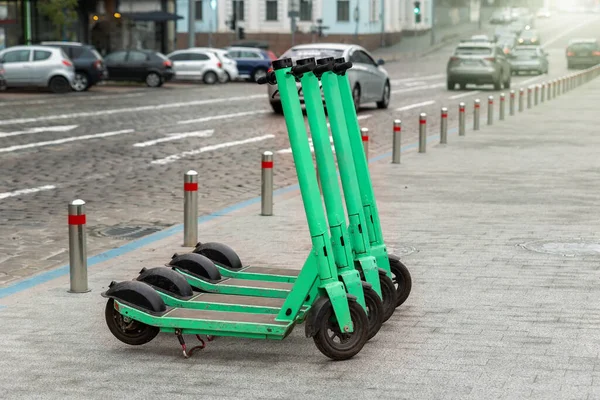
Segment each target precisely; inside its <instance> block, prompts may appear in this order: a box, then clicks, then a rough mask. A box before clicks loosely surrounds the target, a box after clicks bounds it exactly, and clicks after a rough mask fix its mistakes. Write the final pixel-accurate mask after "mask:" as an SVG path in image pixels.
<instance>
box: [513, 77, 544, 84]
mask: <svg viewBox="0 0 600 400" xmlns="http://www.w3.org/2000/svg"><path fill="white" fill-rule="evenodd" d="M542 78H543V77H542V76H534V77H533V78H529V79H527V80H524V81H521V82H517V84H521V85H527V84H528V83H529V82H533V81H536V80H538V79H542Z"/></svg>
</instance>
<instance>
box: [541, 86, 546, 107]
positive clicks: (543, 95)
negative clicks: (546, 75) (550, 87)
mask: <svg viewBox="0 0 600 400" xmlns="http://www.w3.org/2000/svg"><path fill="white" fill-rule="evenodd" d="M544 100H546V82H542V93H541V94H540V103H543V102H544Z"/></svg>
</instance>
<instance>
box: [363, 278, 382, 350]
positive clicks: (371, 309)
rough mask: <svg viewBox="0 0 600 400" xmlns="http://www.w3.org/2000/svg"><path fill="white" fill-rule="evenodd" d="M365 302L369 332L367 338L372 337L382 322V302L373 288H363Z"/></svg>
mask: <svg viewBox="0 0 600 400" xmlns="http://www.w3.org/2000/svg"><path fill="white" fill-rule="evenodd" d="M364 293H365V304H366V306H367V319H368V321H369V333H368V335H367V340H370V339H371V338H373V337H374V336H375V335H376V334H377V332H379V329H381V325H382V324H383V302H382V301H381V299H380V298H379V295H378V294H377V292H376V291H375V290H373V288H365V289H364Z"/></svg>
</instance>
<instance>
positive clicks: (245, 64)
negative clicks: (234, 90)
mask: <svg viewBox="0 0 600 400" xmlns="http://www.w3.org/2000/svg"><path fill="white" fill-rule="evenodd" d="M227 53H228V54H229V56H230V57H231V58H233V59H234V60H235V61H236V62H237V68H238V72H239V74H240V78H246V79H250V80H251V81H254V82H256V81H257V80H258V79H260V78H261V77H264V76H266V75H267V71H268V70H269V68H271V61H272V60H271V56H269V54H268V53H267V52H266V51H265V50H262V49H258V48H254V47H229V48H228V49H227Z"/></svg>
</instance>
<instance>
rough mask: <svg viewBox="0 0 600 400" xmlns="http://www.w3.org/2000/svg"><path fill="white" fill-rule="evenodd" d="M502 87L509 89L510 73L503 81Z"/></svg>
mask: <svg viewBox="0 0 600 400" xmlns="http://www.w3.org/2000/svg"><path fill="white" fill-rule="evenodd" d="M504 89H510V75H508V78H506V80H505V81H504Z"/></svg>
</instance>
